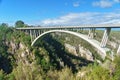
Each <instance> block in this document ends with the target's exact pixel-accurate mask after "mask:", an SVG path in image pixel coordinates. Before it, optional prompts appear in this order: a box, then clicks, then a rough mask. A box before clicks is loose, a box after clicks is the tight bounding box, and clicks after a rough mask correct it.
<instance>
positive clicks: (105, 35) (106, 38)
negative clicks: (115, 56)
mask: <svg viewBox="0 0 120 80" xmlns="http://www.w3.org/2000/svg"><path fill="white" fill-rule="evenodd" d="M110 31H111V28H106V29H105V31H104V34H103V38H102V41H101V44H100V46H101V47H106V44H107V40H108V36H109V34H110Z"/></svg>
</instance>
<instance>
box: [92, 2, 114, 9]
mask: <svg viewBox="0 0 120 80" xmlns="http://www.w3.org/2000/svg"><path fill="white" fill-rule="evenodd" d="M92 5H93V6H98V7H101V8H108V7H112V5H113V2H111V1H109V0H100V1H96V2H93V4H92Z"/></svg>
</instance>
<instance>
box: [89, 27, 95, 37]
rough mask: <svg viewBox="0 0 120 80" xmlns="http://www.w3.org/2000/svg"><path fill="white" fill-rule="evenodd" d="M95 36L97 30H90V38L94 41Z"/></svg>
mask: <svg viewBox="0 0 120 80" xmlns="http://www.w3.org/2000/svg"><path fill="white" fill-rule="evenodd" d="M94 36H95V28H90V29H89V33H88V38H90V39H93V38H94Z"/></svg>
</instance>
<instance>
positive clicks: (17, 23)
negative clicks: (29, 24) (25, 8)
mask: <svg viewBox="0 0 120 80" xmlns="http://www.w3.org/2000/svg"><path fill="white" fill-rule="evenodd" d="M15 27H16V28H20V27H25V24H24V22H23V21H21V20H18V21H17V22H16V23H15Z"/></svg>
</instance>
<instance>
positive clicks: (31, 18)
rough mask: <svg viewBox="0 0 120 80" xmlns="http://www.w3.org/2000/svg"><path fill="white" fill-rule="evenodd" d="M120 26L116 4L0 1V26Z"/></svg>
mask: <svg viewBox="0 0 120 80" xmlns="http://www.w3.org/2000/svg"><path fill="white" fill-rule="evenodd" d="M18 20H22V21H24V22H25V23H26V24H28V25H48V26H49V25H80V24H108V23H109V24H114V23H120V0H0V23H8V24H9V25H14V24H15V22H16V21H18Z"/></svg>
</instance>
